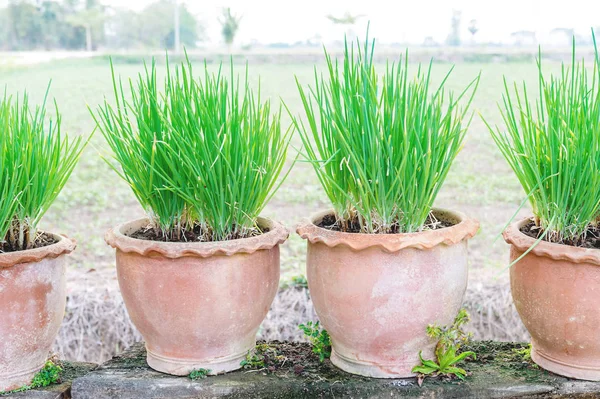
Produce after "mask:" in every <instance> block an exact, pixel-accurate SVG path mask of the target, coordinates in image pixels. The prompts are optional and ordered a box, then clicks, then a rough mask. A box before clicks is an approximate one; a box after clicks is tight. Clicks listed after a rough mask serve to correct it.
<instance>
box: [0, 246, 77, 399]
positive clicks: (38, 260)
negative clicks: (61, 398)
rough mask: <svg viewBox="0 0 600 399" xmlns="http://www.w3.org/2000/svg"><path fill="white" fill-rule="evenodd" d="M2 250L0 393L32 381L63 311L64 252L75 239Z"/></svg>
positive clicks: (0, 255)
mask: <svg viewBox="0 0 600 399" xmlns="http://www.w3.org/2000/svg"><path fill="white" fill-rule="evenodd" d="M52 235H53V236H54V238H56V239H57V240H58V242H57V243H55V244H52V245H48V246H46V247H42V248H36V249H29V250H26V251H18V252H10V253H2V254H0V392H2V391H9V390H13V389H16V388H20V387H22V386H23V385H26V384H29V383H31V380H32V379H33V377H34V375H35V374H36V373H37V372H38V371H39V370H40V369H41V368H42V367H43V366H44V364H45V363H46V360H47V359H48V355H49V354H50V351H51V349H52V344H53V343H54V340H55V339H56V335H57V334H58V330H59V329H60V324H61V323H62V320H63V317H64V315H65V304H66V301H67V294H66V288H65V255H66V254H68V253H70V252H72V251H73V250H74V249H75V242H74V241H73V240H71V239H69V238H67V237H64V236H60V235H56V234H52Z"/></svg>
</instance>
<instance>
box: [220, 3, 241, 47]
mask: <svg viewBox="0 0 600 399" xmlns="http://www.w3.org/2000/svg"><path fill="white" fill-rule="evenodd" d="M241 20H242V17H241V16H237V15H235V14H232V13H231V8H229V7H227V8H223V13H222V16H221V18H220V19H219V22H220V23H221V34H222V35H223V39H224V40H225V43H227V47H229V49H230V50H231V45H232V44H233V41H234V39H235V35H236V33H237V30H238V28H239V27H240V21H241Z"/></svg>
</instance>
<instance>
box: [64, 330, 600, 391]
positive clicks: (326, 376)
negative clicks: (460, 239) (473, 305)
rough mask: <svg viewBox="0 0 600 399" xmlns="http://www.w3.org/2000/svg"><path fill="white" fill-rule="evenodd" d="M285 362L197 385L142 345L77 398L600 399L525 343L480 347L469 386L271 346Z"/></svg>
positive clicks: (304, 348)
mask: <svg viewBox="0 0 600 399" xmlns="http://www.w3.org/2000/svg"><path fill="white" fill-rule="evenodd" d="M270 347H271V348H273V349H275V351H276V352H277V355H280V356H283V357H280V358H279V360H278V361H277V362H276V364H275V363H273V362H267V367H266V368H264V369H261V370H241V371H236V372H232V373H228V374H225V375H219V376H214V377H207V378H205V379H200V380H196V381H192V380H190V379H189V378H187V377H173V376H169V375H166V374H161V373H159V372H156V371H154V370H152V369H150V368H149V367H148V366H147V365H146V361H145V356H146V351H145V349H144V347H143V345H141V344H136V345H134V346H133V347H132V348H130V349H129V350H128V351H126V352H124V353H123V354H122V355H120V356H117V357H115V358H114V359H112V360H110V361H109V362H107V363H105V364H104V365H102V366H100V367H99V368H97V369H96V370H94V371H92V372H91V373H89V374H86V375H84V376H83V377H79V378H76V379H75V380H74V381H73V387H72V395H73V399H104V398H116V397H118V398H123V399H134V398H135V399H138V398H139V399H141V398H144V399H155V398H219V397H227V398H330V397H331V398H333V397H336V398H340V397H353V398H376V397H377V398H378V397H411V398H518V397H527V398H563V397H564V398H574V397H580V398H583V397H586V398H591V397H596V394H597V395H598V397H600V383H595V382H586V381H576V380H570V379H567V378H563V377H560V376H557V375H554V374H552V373H549V372H547V371H544V370H540V369H538V368H536V367H535V366H534V365H532V364H531V363H530V362H527V361H526V360H524V359H523V356H522V355H521V354H518V353H516V352H515V351H514V350H518V349H523V348H525V347H526V345H525V344H514V343H499V342H474V343H473V344H471V345H470V348H468V349H472V350H474V351H475V352H476V353H477V355H478V358H477V361H471V362H468V363H466V364H465V365H464V366H465V369H467V371H469V373H470V374H471V375H470V376H469V377H468V378H467V380H466V381H464V382H461V381H458V380H452V381H443V380H441V379H439V378H427V379H425V382H424V384H423V386H422V387H419V386H418V385H417V383H416V380H415V379H398V380H381V379H369V378H363V377H357V376H353V375H351V374H347V373H345V372H343V371H340V370H338V369H337V368H335V367H334V366H333V365H332V364H331V363H330V362H329V361H328V360H327V361H325V363H323V364H320V363H319V362H318V359H317V358H316V356H314V355H313V354H312V352H311V349H310V347H309V346H308V345H307V344H301V343H281V342H272V343H270Z"/></svg>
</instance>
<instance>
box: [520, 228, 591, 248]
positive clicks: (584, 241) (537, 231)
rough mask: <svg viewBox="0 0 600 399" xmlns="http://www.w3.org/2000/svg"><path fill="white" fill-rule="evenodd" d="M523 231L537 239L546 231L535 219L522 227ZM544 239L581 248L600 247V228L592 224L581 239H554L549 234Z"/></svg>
mask: <svg viewBox="0 0 600 399" xmlns="http://www.w3.org/2000/svg"><path fill="white" fill-rule="evenodd" d="M520 231H521V233H523V234H525V235H527V236H529V237H532V238H535V239H536V240H537V239H538V238H540V236H541V235H542V234H543V233H544V230H542V228H541V227H539V226H537V225H536V224H535V222H534V221H530V222H529V223H527V224H526V225H524V226H523V227H521V228H520ZM542 240H544V241H547V242H551V243H555V244H562V245H570V246H572V247H581V248H595V249H600V228H598V227H594V226H590V227H589V228H588V230H587V231H586V233H585V235H584V236H583V238H581V239H579V240H561V241H557V240H552V239H551V238H549V237H548V235H546V236H544V238H542Z"/></svg>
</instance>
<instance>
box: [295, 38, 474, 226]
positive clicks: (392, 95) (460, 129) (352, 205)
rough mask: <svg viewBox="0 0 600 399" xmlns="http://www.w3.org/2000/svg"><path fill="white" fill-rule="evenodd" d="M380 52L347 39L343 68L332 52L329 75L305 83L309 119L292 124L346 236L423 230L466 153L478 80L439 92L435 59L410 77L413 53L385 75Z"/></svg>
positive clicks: (303, 93) (390, 66)
mask: <svg viewBox="0 0 600 399" xmlns="http://www.w3.org/2000/svg"><path fill="white" fill-rule="evenodd" d="M374 48H375V41H374V40H373V41H372V42H370V41H369V39H368V34H367V38H366V40H365V42H364V45H363V46H361V44H360V43H359V42H358V41H357V42H356V45H354V43H352V44H351V45H350V46H349V45H348V43H347V42H346V43H345V49H344V59H343V63H342V64H341V65H340V63H338V61H337V60H334V59H333V58H332V57H331V56H330V55H329V54H328V53H327V50H325V58H326V61H327V72H326V75H327V78H328V79H326V78H325V77H324V76H322V75H321V76H320V75H319V74H318V73H317V70H316V68H315V83H314V87H313V88H309V89H308V90H305V89H304V88H303V87H302V86H301V84H300V83H299V82H298V80H297V85H298V89H299V92H300V96H301V98H302V103H303V105H304V110H305V112H306V120H305V121H303V120H302V119H300V118H293V120H294V123H295V125H296V128H297V130H298V131H299V132H300V136H301V138H302V141H303V144H304V147H305V152H306V154H305V155H306V158H307V160H308V161H309V162H310V163H311V164H312V165H313V167H314V170H315V172H316V174H317V177H318V179H319V181H320V183H321V185H322V186H323V189H324V190H325V193H326V194H327V196H328V197H329V200H330V201H331V203H332V204H333V208H334V211H335V216H336V218H337V222H338V226H339V228H340V229H341V230H342V231H357V230H358V231H360V232H363V233H407V232H416V231H420V230H422V229H423V228H424V226H425V225H426V221H427V220H428V217H429V215H430V213H431V207H432V205H433V202H434V201H435V198H436V196H437V194H438V192H439V190H440V188H441V186H442V184H443V182H444V180H445V178H446V176H447V174H448V171H449V170H450V166H451V165H452V161H453V160H454V159H455V157H456V156H457V154H458V153H459V151H460V149H461V147H462V143H463V139H464V136H465V133H466V131H467V127H468V125H469V123H470V120H471V118H465V116H466V114H467V110H468V108H469V105H470V103H471V101H472V99H473V95H474V94H475V91H476V88H477V85H478V83H479V77H477V78H475V79H474V80H473V81H471V82H470V84H469V85H468V86H467V87H466V88H465V89H464V90H463V91H462V92H460V93H459V94H458V95H454V94H453V93H452V92H448V91H446V90H445V88H444V86H445V84H446V82H447V79H448V78H449V76H450V73H451V72H452V69H451V70H450V71H449V72H448V73H447V74H446V75H445V77H444V78H443V80H442V82H441V83H440V84H439V86H437V87H433V88H432V86H433V84H432V83H431V77H432V76H431V72H432V63H429V66H427V67H421V65H419V66H418V67H417V71H416V75H415V76H414V77H413V76H409V71H408V70H409V64H408V53H407V54H406V57H405V58H404V60H402V59H400V61H399V62H398V63H392V64H389V63H387V65H386V68H385V71H384V74H383V77H382V78H380V75H379V74H378V73H377V72H376V70H375V65H374V60H373V53H374ZM469 91H470V93H469ZM463 98H464V99H465V100H466V101H465V104H464V106H461V105H460V102H461V100H462V99H463ZM465 119H467V120H465Z"/></svg>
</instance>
